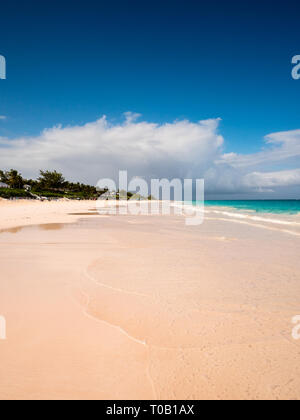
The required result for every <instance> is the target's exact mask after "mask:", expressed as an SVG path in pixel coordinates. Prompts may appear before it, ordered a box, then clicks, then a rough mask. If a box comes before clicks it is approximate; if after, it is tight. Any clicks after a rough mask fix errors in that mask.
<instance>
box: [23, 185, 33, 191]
mask: <svg viewBox="0 0 300 420" xmlns="http://www.w3.org/2000/svg"><path fill="white" fill-rule="evenodd" d="M23 188H24V190H25V191H31V185H24V187H23Z"/></svg>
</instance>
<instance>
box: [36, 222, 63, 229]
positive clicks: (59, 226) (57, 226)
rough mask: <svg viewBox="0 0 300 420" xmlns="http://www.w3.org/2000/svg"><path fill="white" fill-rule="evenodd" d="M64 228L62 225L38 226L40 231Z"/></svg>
mask: <svg viewBox="0 0 300 420" xmlns="http://www.w3.org/2000/svg"><path fill="white" fill-rule="evenodd" d="M64 226H65V224H64V223H49V224H46V225H39V226H38V228H39V229H41V230H61V229H63V228H64Z"/></svg>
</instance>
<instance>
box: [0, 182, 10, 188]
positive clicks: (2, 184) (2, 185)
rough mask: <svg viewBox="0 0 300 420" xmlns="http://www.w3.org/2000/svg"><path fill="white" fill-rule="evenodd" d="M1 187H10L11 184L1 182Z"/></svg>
mask: <svg viewBox="0 0 300 420" xmlns="http://www.w3.org/2000/svg"><path fill="white" fill-rule="evenodd" d="M0 188H9V185H7V184H5V183H4V182H0Z"/></svg>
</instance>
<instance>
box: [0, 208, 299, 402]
mask: <svg viewBox="0 0 300 420" xmlns="http://www.w3.org/2000/svg"><path fill="white" fill-rule="evenodd" d="M93 207H94V206H93V204H91V202H65V203H30V202H29V203H25V204H24V203H22V202H20V203H17V204H16V203H4V204H3V203H0V230H1V231H2V233H0V259H1V277H0V315H3V316H5V318H6V321H7V340H5V341H0V359H1V364H0V398H1V399H92V398H96V399H298V398H300V341H296V340H294V339H293V338H292V329H293V327H294V325H293V324H292V322H291V320H292V318H293V317H294V316H295V315H298V314H300V281H299V279H300V261H299V255H300V238H299V236H298V235H297V232H298V225H297V223H298V221H299V217H298V216H295V217H288V218H285V219H284V217H283V219H284V220H285V221H288V222H291V223H292V224H288V225H285V224H278V223H274V222H267V221H262V220H252V219H250V218H247V219H243V220H238V218H236V217H233V216H226V214H219V213H213V212H212V211H213V210H214V209H211V211H210V212H208V213H206V219H205V222H204V224H203V225H200V226H193V227H192V226H190V227H187V226H186V225H185V223H184V219H183V218H182V217H181V216H174V215H172V216H131V215H127V216H121V215H113V216H98V215H95V214H94V215H91V216H89V215H87V214H90V213H94V212H93V211H92V210H93ZM266 218H267V217H266ZM268 218H269V216H268ZM241 222H242V223H241ZM291 232H292V233H291ZM295 233H296V234H295Z"/></svg>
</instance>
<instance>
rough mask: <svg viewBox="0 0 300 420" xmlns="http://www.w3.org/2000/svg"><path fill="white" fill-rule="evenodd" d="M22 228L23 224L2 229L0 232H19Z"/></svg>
mask: <svg viewBox="0 0 300 420" xmlns="http://www.w3.org/2000/svg"><path fill="white" fill-rule="evenodd" d="M23 229H24V227H23V226H20V227H15V228H11V229H2V230H0V233H18V232H21V230H23Z"/></svg>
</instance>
